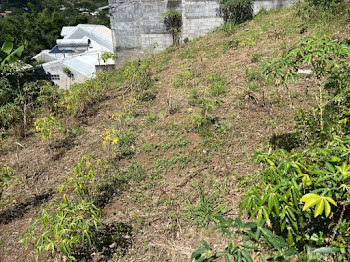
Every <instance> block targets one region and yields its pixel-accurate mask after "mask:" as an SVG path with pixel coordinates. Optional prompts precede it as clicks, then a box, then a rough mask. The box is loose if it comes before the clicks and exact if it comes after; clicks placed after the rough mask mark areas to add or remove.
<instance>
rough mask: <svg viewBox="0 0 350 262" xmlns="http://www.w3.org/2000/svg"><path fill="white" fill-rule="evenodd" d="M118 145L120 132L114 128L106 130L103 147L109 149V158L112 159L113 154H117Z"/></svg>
mask: <svg viewBox="0 0 350 262" xmlns="http://www.w3.org/2000/svg"><path fill="white" fill-rule="evenodd" d="M118 143H119V135H118V131H117V130H116V129H114V128H105V137H104V139H103V141H102V145H103V147H105V148H107V151H108V154H109V157H111V153H112V152H115V151H116V150H117V146H118Z"/></svg>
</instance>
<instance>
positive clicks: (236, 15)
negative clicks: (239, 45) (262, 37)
mask: <svg viewBox="0 0 350 262" xmlns="http://www.w3.org/2000/svg"><path fill="white" fill-rule="evenodd" d="M220 11H221V13H222V15H223V18H224V21H225V22H231V23H234V24H239V23H243V22H245V21H248V20H250V19H252V18H253V1H252V0H223V1H222V2H221V4H220Z"/></svg>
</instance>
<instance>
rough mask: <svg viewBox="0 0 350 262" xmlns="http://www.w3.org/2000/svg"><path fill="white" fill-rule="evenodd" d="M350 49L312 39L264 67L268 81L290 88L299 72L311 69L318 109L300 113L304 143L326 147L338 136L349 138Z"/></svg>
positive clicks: (322, 40) (323, 39)
mask: <svg viewBox="0 0 350 262" xmlns="http://www.w3.org/2000/svg"><path fill="white" fill-rule="evenodd" d="M349 56H350V47H349V46H348V45H345V44H342V43H341V42H339V41H336V40H333V39H332V38H330V37H328V36H323V37H309V38H305V39H303V40H301V41H300V43H299V44H298V45H297V46H296V47H295V48H293V49H291V50H290V51H289V52H288V53H286V54H285V55H284V56H282V57H279V58H276V59H275V60H273V61H272V62H268V63H266V64H264V65H263V71H264V73H265V74H266V76H267V78H270V77H272V78H273V79H275V80H276V83H278V84H283V85H288V82H294V81H295V78H296V77H298V76H299V72H298V70H299V69H302V68H305V67H311V69H312V72H313V76H312V77H313V78H314V80H315V82H316V86H317V88H318V95H317V106H316V107H315V108H313V109H312V110H310V111H307V112H304V111H300V112H299V114H298V115H297V116H296V122H297V126H298V129H299V131H300V133H301V135H302V140H303V141H304V142H306V143H323V142H325V141H327V140H329V139H331V138H332V136H333V135H334V134H337V135H339V136H341V135H346V134H347V133H348V132H349V131H350V126H349V122H348V121H347V118H348V117H349V106H350V104H349V102H348V101H349V90H350V80H349V79H350V73H349V68H350V67H349V63H348V57H349Z"/></svg>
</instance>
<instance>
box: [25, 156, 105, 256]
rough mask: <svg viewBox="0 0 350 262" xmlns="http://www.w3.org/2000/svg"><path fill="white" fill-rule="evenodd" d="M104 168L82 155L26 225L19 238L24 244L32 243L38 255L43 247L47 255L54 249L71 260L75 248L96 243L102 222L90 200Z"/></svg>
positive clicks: (52, 252)
mask: <svg viewBox="0 0 350 262" xmlns="http://www.w3.org/2000/svg"><path fill="white" fill-rule="evenodd" d="M105 171H106V166H105V165H104V162H103V161H102V160H99V159H97V160H96V159H95V158H94V157H93V156H86V157H82V158H81V160H80V161H79V162H78V163H77V165H76V166H75V167H74V172H73V173H72V174H71V175H69V176H68V178H67V180H66V181H65V183H63V184H62V185H61V186H60V187H58V189H57V193H58V194H59V197H58V198H57V199H56V200H54V201H53V202H51V203H49V204H48V205H46V206H45V207H43V208H41V210H40V211H39V214H38V215H37V217H36V218H35V219H34V220H33V221H32V223H31V225H30V226H29V227H28V229H27V232H26V234H25V235H24V237H23V239H22V242H24V244H25V248H27V247H28V244H29V243H33V244H34V249H35V250H36V252H37V255H38V258H39V257H40V256H41V255H42V253H43V251H45V250H46V251H49V252H50V253H51V255H54V254H56V253H58V254H59V255H60V256H61V257H62V256H65V257H68V258H69V259H70V260H74V261H75V260H76V258H75V255H74V254H75V253H76V251H77V250H78V249H79V248H82V247H83V246H87V247H88V248H92V247H93V246H95V245H96V244H98V243H96V232H98V231H99V230H100V229H103V227H104V226H103V224H102V222H101V218H102V211H101V210H100V209H99V208H97V207H96V206H95V204H96V205H97V204H98V203H94V202H95V201H96V199H98V196H99V195H98V194H99V189H101V187H99V186H100V185H101V178H102V177H103V174H104V173H105ZM102 185H103V184H102Z"/></svg>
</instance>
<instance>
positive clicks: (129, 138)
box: [118, 129, 135, 147]
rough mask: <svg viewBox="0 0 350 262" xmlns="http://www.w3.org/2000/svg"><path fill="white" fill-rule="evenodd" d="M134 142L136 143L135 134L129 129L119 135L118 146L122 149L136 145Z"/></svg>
mask: <svg viewBox="0 0 350 262" xmlns="http://www.w3.org/2000/svg"><path fill="white" fill-rule="evenodd" d="M134 141H135V134H134V133H133V132H132V130H131V129H128V130H126V131H125V132H122V133H121V134H120V135H119V143H118V145H119V146H120V147H129V146H131V145H132V144H133V143H134Z"/></svg>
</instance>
